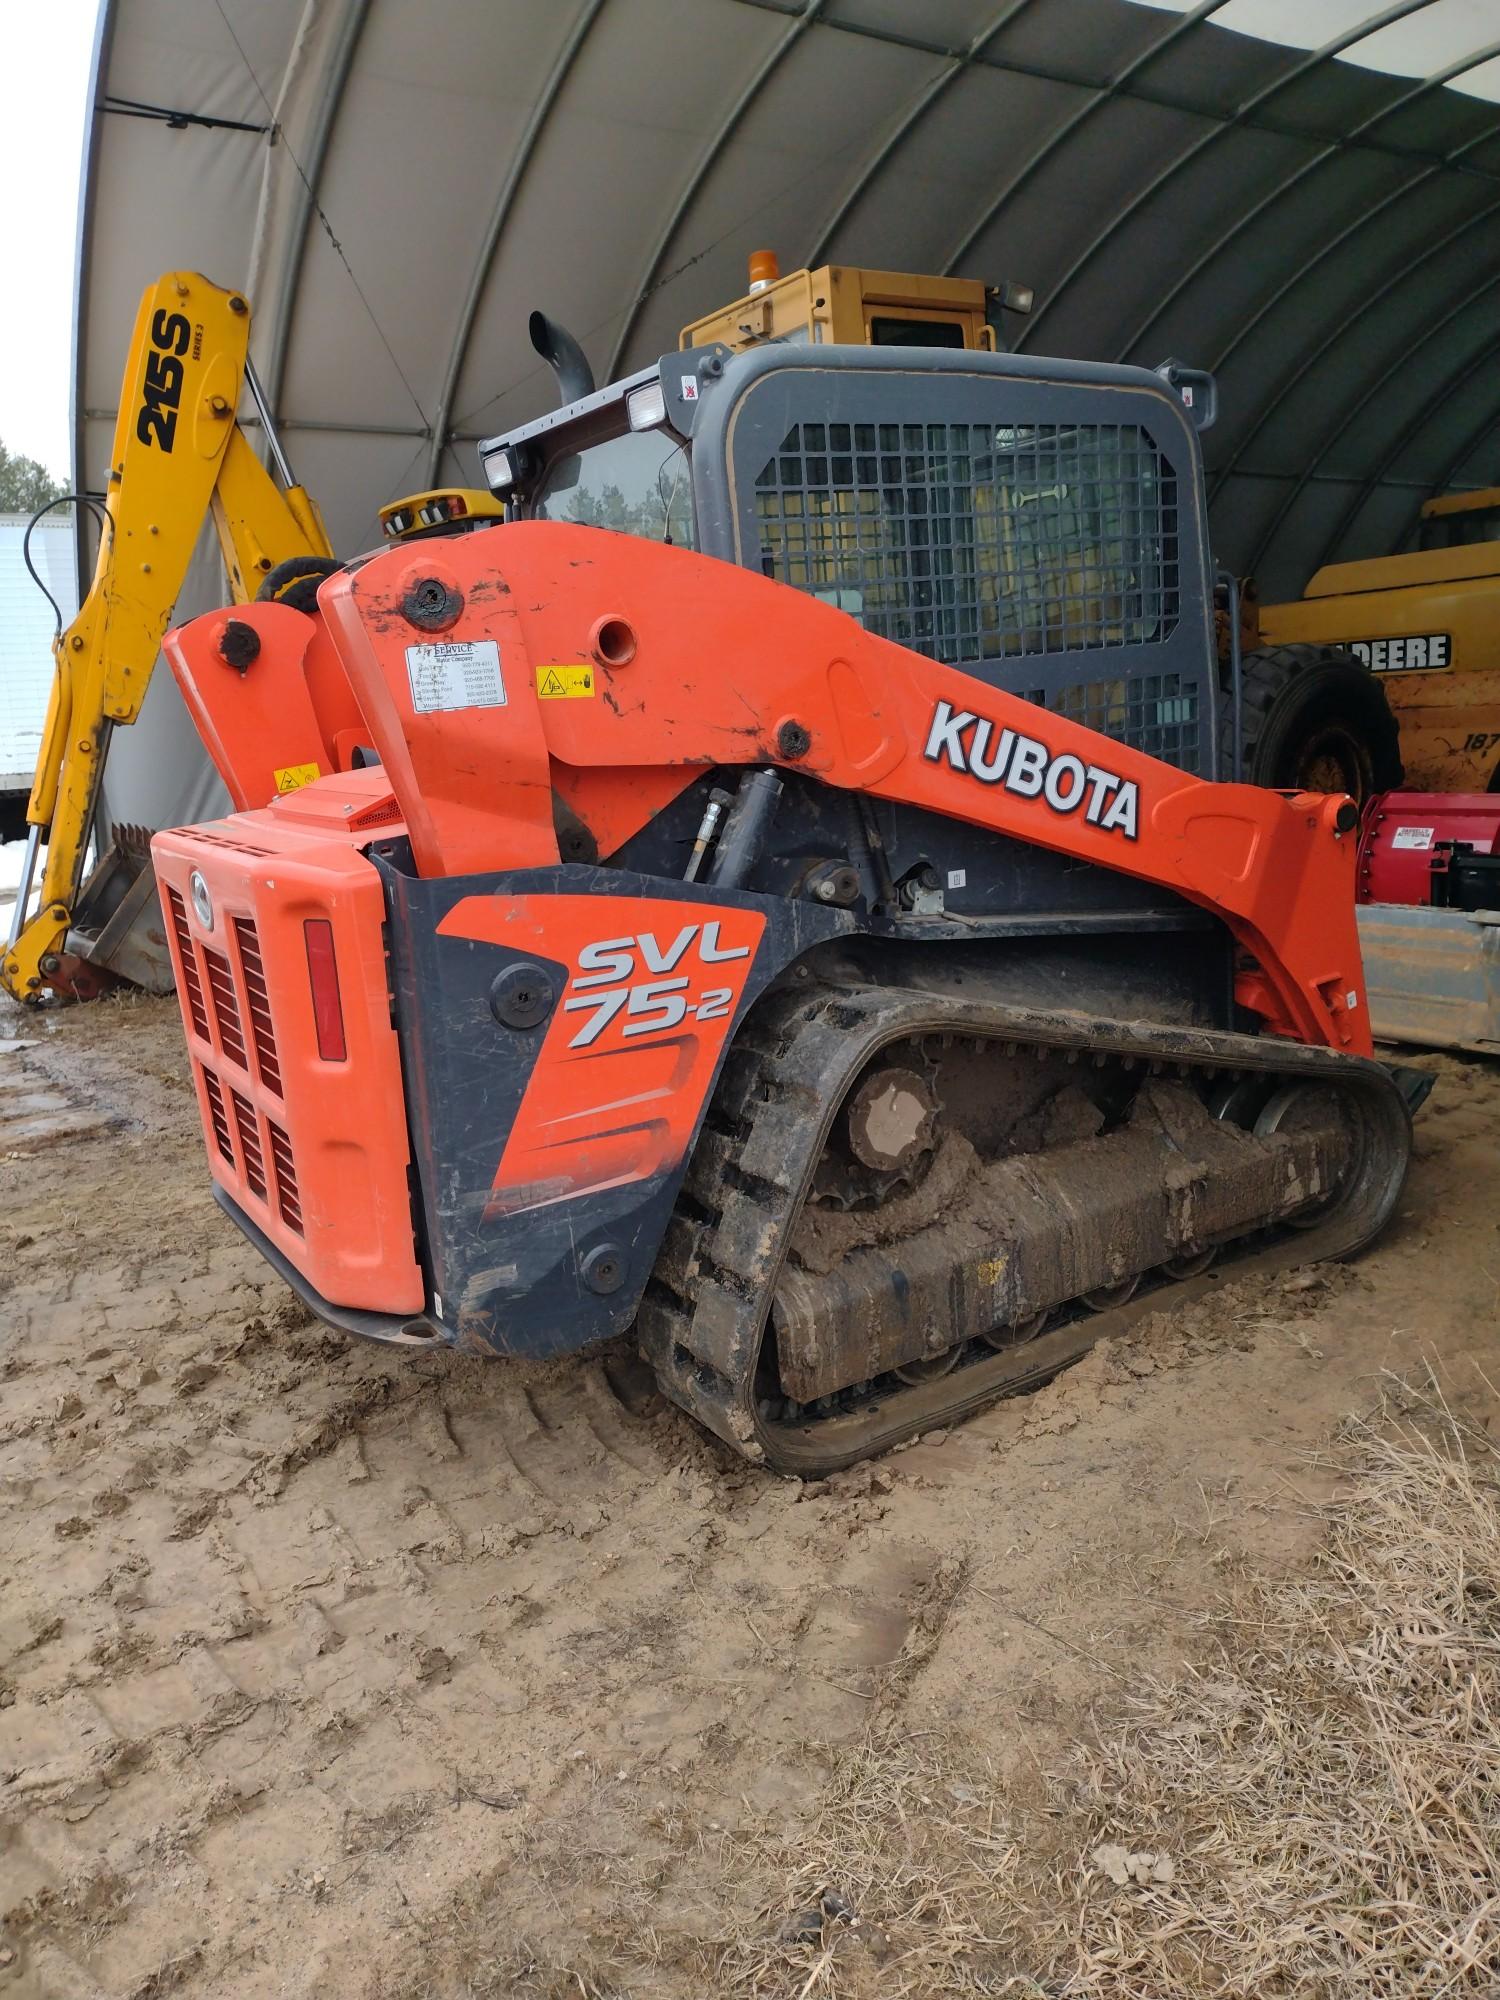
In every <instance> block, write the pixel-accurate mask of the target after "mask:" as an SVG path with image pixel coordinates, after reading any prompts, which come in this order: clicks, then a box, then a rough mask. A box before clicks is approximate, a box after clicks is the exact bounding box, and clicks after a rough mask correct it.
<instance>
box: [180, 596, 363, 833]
mask: <svg viewBox="0 0 1500 2000" xmlns="http://www.w3.org/2000/svg"><path fill="white" fill-rule="evenodd" d="M231 623H234V624H237V625H239V626H240V627H242V628H243V629H244V631H246V632H249V633H251V634H253V635H254V641H255V642H258V651H256V653H255V657H254V658H253V659H251V660H250V661H249V662H248V664H247V665H245V666H244V667H243V669H241V668H237V667H234V666H230V665H229V664H228V663H227V662H226V660H225V658H224V651H225V649H226V636H225V635H226V628H227V627H228V626H229V625H230V624H231ZM162 650H163V652H164V653H165V654H166V656H167V662H168V664H169V665H170V667H171V669H172V677H173V679H174V680H175V681H176V683H177V685H178V687H179V688H180V689H181V690H182V698H183V700H184V701H185V702H186V703H187V706H188V712H189V713H190V714H191V716H192V718H193V721H194V722H195V723H196V724H197V727H198V733H199V735H200V736H201V737H202V738H203V742H204V745H205V747H206V748H207V750H208V754H209V756H210V757H211V758H212V759H213V763H214V769H215V770H216V771H217V772H218V774H219V776H220V777H221V778H222V779H223V780H224V783H225V786H226V787H227V789H228V792H229V796H230V798H231V799H233V801H234V803H235V806H236V808H237V809H238V810H240V811H241V812H243V811H244V810H245V809H246V808H247V807H253V806H263V805H264V804H265V803H266V801H267V800H268V799H271V798H274V797H275V796H276V794H277V793H278V792H287V791H294V790H295V789H296V788H297V787H298V786H300V785H305V784H306V783H308V781H309V779H310V778H315V777H323V776H327V775H328V774H329V773H331V772H333V771H337V770H340V769H347V768H348V764H349V753H350V750H351V748H352V746H353V745H354V744H355V743H358V742H361V741H368V732H367V730H366V729H365V725H364V719H363V717H362V716H361V714H360V712H359V704H358V702H356V700H355V698H354V691H353V689H352V687H351V686H350V683H349V677H348V675H347V674H346V673H345V672H344V669H343V665H342V662H341V661H340V659H339V657H338V653H337V651H336V650H335V648H334V644H333V641H332V639H331V637H330V636H329V632H328V628H327V627H326V625H325V624H324V623H323V621H322V619H321V618H310V617H309V616H308V615H307V613H306V612H303V611H294V610H292V609H291V607H290V606H289V605H285V604H246V605H241V606H240V607H239V608H238V609H237V610H235V611H233V612H228V611H214V612H210V613H209V614H208V615H207V616H206V617H203V618H195V619H194V620H193V621H192V623H191V624H188V625H180V626H178V627H177V628H176V629H175V630H174V631H171V632H169V633H168V634H167V636H166V638H165V639H164V640H163V641H162ZM231 650H232V649H231Z"/></svg>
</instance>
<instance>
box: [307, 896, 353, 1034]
mask: <svg viewBox="0 0 1500 2000" xmlns="http://www.w3.org/2000/svg"><path fill="white" fill-rule="evenodd" d="M302 934H303V936H304V937H305V938H306V939H307V976H308V978H309V979H310V980H311V982H312V1002H313V1020H314V1023H315V1024H316V1027H317V1031H318V1054H319V1055H320V1056H321V1057H322V1058H323V1060H324V1062H344V1061H345V1060H347V1058H348V1054H349V1049H348V1045H347V1044H346V1042H345V1040H344V1004H343V1002H342V1001H341V1000H340V998H339V968H338V960H337V959H336V958H335V957H334V955H333V925H332V924H331V923H329V921H328V919H327V918H326V917H309V918H308V920H307V922H306V923H305V924H304V925H303V926H302Z"/></svg>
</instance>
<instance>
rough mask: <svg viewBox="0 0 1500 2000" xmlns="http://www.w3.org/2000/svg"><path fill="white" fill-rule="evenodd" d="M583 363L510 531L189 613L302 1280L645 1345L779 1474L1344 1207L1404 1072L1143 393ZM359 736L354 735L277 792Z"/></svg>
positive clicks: (1018, 375)
mask: <svg viewBox="0 0 1500 2000" xmlns="http://www.w3.org/2000/svg"><path fill="white" fill-rule="evenodd" d="M570 381H571V384H572V387H573V389H574V391H575V395H574V400H573V401H572V402H571V403H570V404H568V405H567V406H566V407H565V408H564V409H562V410H561V411H558V412H554V413H553V414H552V415H550V416H549V417H547V418H546V419H544V420H541V421H540V422H538V423H536V424H533V425H529V426H525V427H523V428H522V429H520V430H518V431H515V432H512V433H508V434H507V435H506V436H505V437H502V438H497V439H493V440H490V441H489V442H488V443H487V444H485V445H484V446H482V447H481V456H482V459H483V462H484V464H485V469H486V476H487V479H488V481H489V483H490V485H491V488H492V489H493V490H495V491H497V492H503V493H505V494H506V495H507V496H508V499H509V502H510V518H509V519H508V520H507V521H506V523H505V524H504V525H502V526H498V527H495V528H491V529H487V530H481V531H479V532H476V533H473V534H471V535H468V536H466V537H463V538H461V539H454V540H435V541H432V542H430V543H427V544H425V545H423V546H420V547H416V548H397V549H392V550H389V551H386V552H383V553H380V554H377V555H374V556H372V557H370V558H369V559H367V560H365V561H363V562H356V563H351V564H349V565H347V566H346V567H345V569H344V570H343V571H342V572H341V573H340V574H338V575H335V576H334V577H332V578H330V579H329V581H328V582H326V583H325V584H324V585H323V586H322V588H321V590H320V592H319V595H318V608H317V613H316V615H306V614H304V613H303V612H301V611H297V610H292V609H289V608H287V607H285V606H281V605H276V604H251V605H246V606H244V607H241V608H239V609H237V610H235V611H234V613H233V614H232V615H231V614H228V613H221V614H216V615H213V616H210V617H207V618H202V619H199V620H196V621H195V622H194V623H192V624H190V625H188V626H186V627H184V628H183V629H182V630H180V631H179V632H177V633H176V634H175V635H172V636H171V637H170V638H169V640H168V655H169V658H170V659H171V660H172V663H173V667H174V671H175V672H176V673H177V675H178V678H179V680H180V682H181V683H182V685H183V686H184V688H185V690H186V691H187V693H188V697H189V701H190V703H191V705H192V706H193V709H194V712H195V714H196V715H197V716H198V718H199V722H200V726H201V727H202V728H203V731H204V735H205V739H206V741H207V742H208V743H209V746H210V749H211V751H212V753H213V755H214V757H215V760H216V762H217V763H218V765H219V768H220V770H221V771H222V772H223V774H224V776H225V778H226V780H227V782H228V783H229V785H230V788H231V791H232V793H233V795H234V797H235V799H236V802H237V804H238V805H239V807H240V808H241V809H240V810H239V811H237V812H236V813H235V814H233V815H232V816H231V817H230V818H228V819H226V820H223V821H220V822H218V823H216V824H214V825H211V826H205V827H197V828H186V829H183V830H181V831H178V832H174V833H169V834H164V835H160V836H158V838H157V840H156V842H155V844H154V857H155V862H156V867H157V872H158V875H159V878H160V881H161V885H162V893H163V901H164V906H165V910H166V914H167V920H168V923H167V928H168V932H169V936H170V939H171V944H172V951H173V956H174V962H175V967H176V975H177V982H178V988H179V993H180V997H181V1001H182V1008H183V1015H184V1020H185V1024H186V1029H187V1040H188V1048H189V1053H190V1058H191V1065H192V1073H193V1079H194V1083H195V1087H196V1089H197V1093H198V1100H199V1106H200V1110H201V1113H202V1119H203V1128H204V1135H205V1140H206V1144H207V1150H208V1158H209V1164H210V1169H211V1171H212V1174H213V1178H214V1181H215V1184H216V1193H217V1195H218V1198H219V1200H220V1202H221V1203H222V1205H223V1206H224V1208H225V1209H226V1210H227V1211H228V1213H229V1214H230V1215H231V1216H232V1217H233V1218H234V1220H235V1221H236V1222H237V1223H238V1224H239V1226H240V1227H241V1228H242V1229H243V1230H244V1231H245V1233H246V1234H247V1235H248V1236H249V1237H250V1238H251V1240H252V1241H253V1242H254V1243H256V1244H257V1245H258V1246H259V1247H260V1249H261V1250H262V1251H263V1252H264V1254H265V1255H266V1256H267V1258H268V1259H270V1261H271V1262H272V1263H273V1264H274V1265H275V1267H276V1268H277V1269H278V1270H279V1271H280V1272H281V1273H282V1274H283V1275H284V1276H285V1277H286V1279H287V1281H288V1282H289V1283H290V1284H291V1285H293V1286H294V1287H295V1288H296V1289H297V1290H298V1291H299V1292H300V1293H301V1294H302V1296H303V1297H304V1298H305V1299H306V1300H307V1301H308V1303H309V1304H310V1305H311V1306H312V1307H313V1308H314V1309H315V1310H316V1311H317V1312H319V1313H321V1314H322V1315H323V1316H324V1317H325V1318H327V1319H328V1320H330V1321H332V1322H333V1323H334V1324H336V1325H339V1326H342V1327H344V1328H346V1329H348V1330H349V1331H350V1332H353V1333H359V1334H366V1335H369V1336H372V1337H375V1338H378V1339H386V1340H395V1341H401V1342H406V1343H408V1344H416V1345H425V1344H431V1343H434V1342H447V1343H451V1344H454V1345H457V1346H459V1347H461V1348H463V1349H464V1350H466V1351H469V1352H474V1353H491V1352H493V1353H497V1354H506V1355H528V1356H545V1355H555V1354H558V1353H562V1352H566V1351H571V1350H574V1349H580V1348H584V1347H587V1346H590V1345H592V1344H594V1343H596V1342H600V1341H603V1340H606V1339H608V1338H609V1337H611V1336H616V1335H620V1334H623V1333H625V1332H627V1331H628V1330H630V1329H631V1328H634V1330H635V1332H636V1335H637V1337H638V1339H639V1341H640V1344H641V1347H642V1349H643V1351H644V1354H645V1356H646V1358H647V1359H648V1360H649V1362H650V1364H651V1366H652V1368H653V1369H654V1370H655V1373H656V1375H657V1378H658V1379H659V1381H660V1383H661V1385H662V1387H663V1389H664V1390H665V1391H666V1393H667V1394H668V1395H670V1396H671V1397H673V1398H674V1399H675V1400H676V1401H677V1402H678V1403H680V1404H681V1405H682V1406H683V1407H685V1408H686V1409H688V1410H689V1411H691V1412H692V1413H693V1415H694V1416H696V1417H697V1418H698V1419H699V1420H700V1421H701V1422H703V1423H704V1424H705V1425H707V1426H708V1427H709V1429H711V1430H712V1431H714V1432H716V1433H717V1434H718V1435H719V1436H720V1437H721V1438H723V1439H725V1440H726V1441H727V1442H728V1443H729V1444H730V1445H732V1446H733V1447H734V1448H736V1449H737V1450H739V1451H741V1452H743V1453H744V1454H745V1455H746V1456H748V1457H751V1458H754V1459H757V1460H761V1461H763V1462H765V1463H768V1464H770V1465H772V1466H774V1467H778V1468H781V1469H784V1470H790V1471H797V1472H801V1473H804V1474H813V1473H817V1472H821V1471H826V1470H829V1469H831V1468H833V1467H836V1466H839V1465H842V1464H847V1463H849V1462H850V1461H851V1460H853V1459H855V1458H858V1457H860V1456H862V1455H864V1454H865V1453H867V1452H870V1451H872V1450H877V1449H880V1448H882V1447H884V1446H887V1445H889V1444H891V1443H893V1442H895V1441H897V1440H899V1439H900V1438H902V1437H904V1436H908V1435H910V1434H912V1433H913V1432H914V1431H916V1430H918V1429H924V1428H927V1427H929V1426H931V1425H933V1424H935V1423H942V1422H945V1421H947V1420H949V1419H951V1418H953V1417H955V1416H959V1415H962V1414H963V1413H965V1412H967V1411H969V1410H972V1409H974V1408H976V1407H978V1406H979V1405H980V1404H982V1403H983V1402H985V1401H987V1400H989V1399H991V1398H993V1397H994V1396H996V1395H999V1394H1001V1393H1004V1392H1005V1391H1007V1390H1010V1389H1014V1388H1016V1387H1018V1386H1020V1385H1022V1384H1025V1383H1029V1382H1034V1381H1036V1380H1039V1379H1041V1378H1043V1377H1045V1376H1046V1375H1047V1374H1049V1373H1051V1372H1053V1371H1055V1370H1056V1369H1057V1368H1059V1367H1061V1366H1063V1365H1065V1364H1066V1363H1067V1362H1068V1361H1070V1360H1072V1359H1074V1358H1076V1357H1077V1356H1078V1355H1079V1354H1080V1353H1082V1352H1083V1351H1084V1350H1085V1348H1086V1347H1087V1346H1088V1344H1089V1343H1090V1340H1091V1339H1092V1338H1094V1337H1095V1336H1096V1334H1097V1331H1098V1329H1099V1328H1100V1327H1102V1326H1104V1325H1106V1324H1108V1323H1109V1322H1108V1321H1107V1320H1105V1319H1103V1318H1101V1317H1100V1314H1101V1312H1102V1311H1103V1310H1105V1309H1108V1308H1113V1307H1116V1306H1119V1305H1120V1304H1121V1303H1122V1302H1123V1301H1124V1300H1125V1299H1126V1298H1128V1297H1129V1296H1130V1295H1131V1293H1132V1292H1133V1291H1135V1290H1136V1289H1137V1288H1144V1290H1145V1291H1147V1292H1149V1291H1151V1290H1154V1289H1155V1288H1157V1287H1160V1286H1164V1285H1165V1286H1170V1284H1171V1283H1172V1282H1173V1281H1174V1280H1177V1281H1180V1280H1186V1279H1192V1278H1194V1277H1195V1276H1196V1275H1197V1274H1198V1273H1200V1272H1201V1271H1203V1270H1204V1268H1205V1267H1206V1266H1207V1264H1208V1263H1209V1262H1210V1261H1212V1260H1213V1259H1214V1258H1215V1256H1217V1255H1219V1254H1221V1253H1223V1254H1224V1255H1226V1256H1228V1255H1233V1254H1239V1253H1243V1252H1245V1251H1247V1250H1249V1249H1252V1248H1253V1249H1254V1250H1256V1251H1257V1252H1264V1251H1266V1250H1267V1249H1269V1250H1270V1251H1271V1252H1272V1254H1274V1255H1286V1254H1293V1255H1295V1256H1297V1257H1298V1258H1306V1257H1327V1256H1333V1255H1339V1254H1343V1253H1347V1252H1350V1251H1352V1250H1354V1249H1356V1248H1358V1247H1359V1246H1360V1245H1361V1244H1363V1243H1365V1242H1367V1241H1368V1240H1369V1239H1370V1238H1371V1237H1372V1236H1373V1235H1374V1234H1375V1232H1376V1231H1377V1230H1379V1228H1380V1227H1381V1225H1382V1224H1383V1222H1384V1221H1385V1219H1386V1217H1387V1216H1388V1215H1389V1213H1390V1211H1391V1208H1392V1206H1393V1204H1394V1202H1395V1201H1396V1199H1397V1196H1398V1194H1399V1191H1400V1188H1401V1184H1402V1179H1403V1176H1404V1173H1405V1169H1406V1163H1407V1158H1408V1153H1409V1149H1410V1114H1409V1109H1408V1100H1407V1097H1406V1096H1405V1095H1403V1089H1402V1086H1401V1083H1400V1081H1399V1079H1398V1078H1396V1077H1395V1076H1393V1074H1392V1073H1390V1072H1388V1071H1387V1070H1386V1069H1385V1068H1383V1067H1381V1066H1380V1065H1378V1064H1377V1063H1375V1062H1374V1061H1373V1060H1371V1044H1370V1031H1369V1025H1368V1020H1367V1015H1366V1010H1365V1001H1364V987H1363V980H1362V976H1361V969H1360V958H1359V945H1358V940H1357V935H1356V930H1355V921H1354V868H1355V860H1356V850H1357V844H1358V837H1357V828H1356V823H1355V814H1354V811H1353V808H1352V806H1351V805H1350V804H1349V802H1348V801H1347V800H1340V799H1337V798H1329V797H1323V796H1318V795H1312V794H1299V795H1294V796H1293V795H1278V794H1274V793H1269V792H1265V791H1260V790H1255V789H1252V788H1250V787H1248V786H1241V785H1223V784H1217V783H1215V782H1213V780H1212V776H1211V772H1212V765H1211V761H1210V759H1211V748H1210V746H1211V745H1212V743H1213V741H1214V729H1215V716H1214V682H1215V662H1214V647H1213V632H1212V603H1211V572H1210V567H1209V562H1208V554H1207V547H1206V541H1205V531H1204V510H1203V498H1202V477H1201V466H1200V461H1199V454H1198V447H1197V439H1196V436H1195V434H1194V432H1193V429H1192V426H1191V422H1190V421H1189V419H1188V418H1187V416H1186V415H1185V414H1184V409H1183V405H1182V402H1181V400H1180V399H1179V398H1178V396H1177V395H1176V394H1174V393H1173V392H1172V389H1171V388H1170V387H1169V386H1168V384H1167V383H1166V382H1164V381H1162V380H1159V379H1157V377H1155V376H1153V375H1151V374H1149V373H1147V372H1145V371H1141V370H1134V369H1120V368H1116V369H1108V368H1102V367H1093V366H1089V365H1086V364H1082V363H1069V362H1049V361H1040V360H1036V359H1032V358H1030V357H1026V358H1020V357H1014V356H1004V355H992V354H988V353H976V352H964V353H956V352H955V353H931V352H927V351H919V350H916V349H901V348H892V349H886V350H871V349H864V348H861V349H855V348H816V347H812V346H800V347H797V346H787V347H775V346H766V347H762V348H760V349H758V350H752V351H749V352H742V353H730V352H729V351H727V350H726V349H725V348H723V347H716V346H712V347H708V348H704V349H700V350H693V349H689V350H688V351H686V352H683V353H678V354H673V355H670V356H666V357H664V358H663V360H662V361H661V363H660V364H659V365H658V366H657V367H656V368H654V369H647V370H644V371H642V373H641V374H640V375H638V376H634V377H631V378H630V379H629V380H628V381H626V382H623V383H619V384H615V385H611V386H610V387H609V388H607V389H605V390H602V391H594V390H592V389H591V388H590V387H589V386H588V385H586V384H580V383H579V382H578V380H577V377H576V373H575V374H574V375H573V376H572V377H570ZM580 391H581V393H577V392H580ZM611 528H612V529H614V530H615V532H609V530H610V529H611ZM350 730H354V731H357V733H358V737H359V742H360V745H361V755H360V757H359V759H358V760H357V761H359V762H360V763H361V764H362V766H363V768H360V769H357V770H354V771H351V772H348V773H346V774H343V775H337V776H328V777H324V778H320V779H318V780H317V781H315V782H313V783H310V784H308V785H305V786H303V787H302V788H301V789H299V790H298V791H296V792H294V793H292V794H290V795H288V796H284V797H280V798H275V799H273V798H272V796H271V794H272V789H273V783H274V781H273V776H272V772H273V767H274V766H279V765H284V764H285V763H286V762H288V761H293V762H297V761H306V762H308V763H324V764H326V761H327V759H326V751H327V748H328V746H329V745H330V744H331V743H332V742H333V741H334V740H335V739H337V738H339V737H340V736H343V737H344V738H345V740H347V733H348V732H349V731H350ZM1278 1246H1279V1247H1278Z"/></svg>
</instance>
